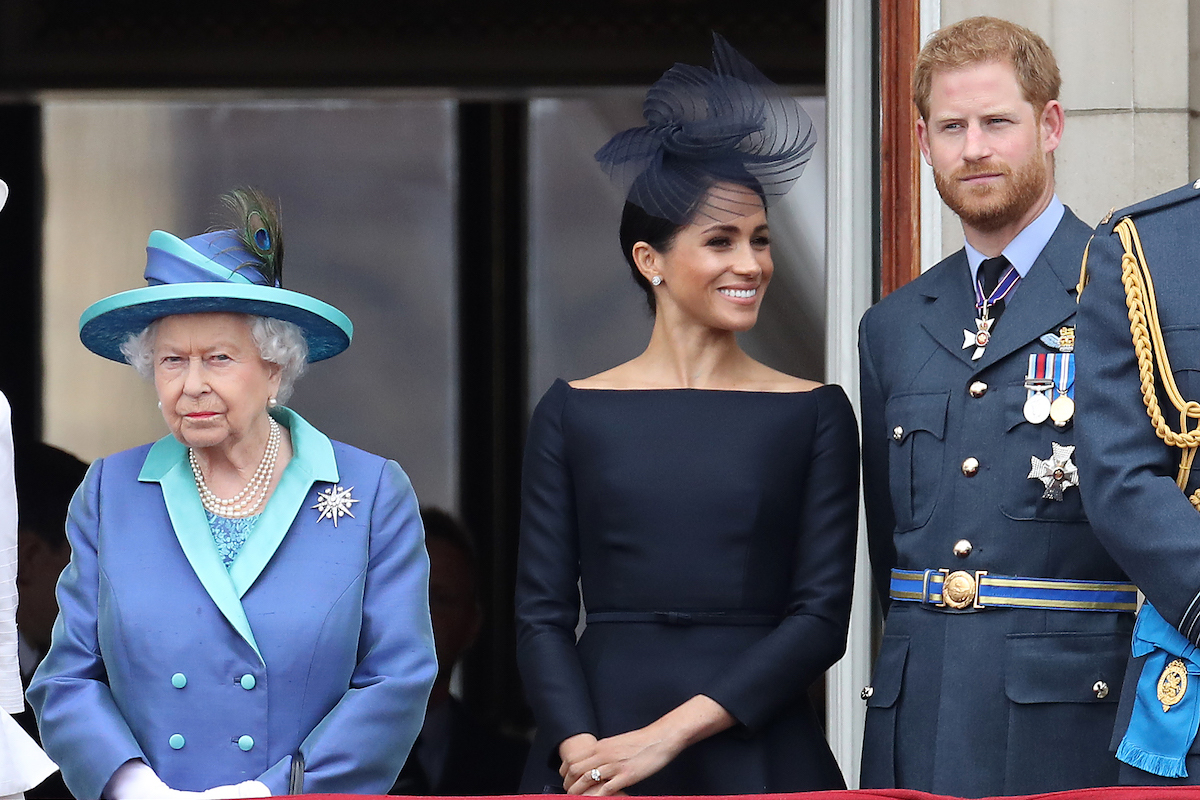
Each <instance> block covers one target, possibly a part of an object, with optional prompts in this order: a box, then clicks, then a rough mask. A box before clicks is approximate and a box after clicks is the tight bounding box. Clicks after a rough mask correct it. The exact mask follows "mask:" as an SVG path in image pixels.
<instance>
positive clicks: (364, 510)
mask: <svg viewBox="0 0 1200 800" xmlns="http://www.w3.org/2000/svg"><path fill="white" fill-rule="evenodd" d="M274 413H275V414H276V416H277V418H278V419H279V420H280V422H281V423H282V424H284V425H285V426H286V427H288V428H289V429H290V433H291V437H292V444H293V449H294V455H293V458H292V460H291V461H290V462H289V463H288V465H287V467H286V469H285V470H284V473H283V476H282V478H281V480H280V482H279V484H278V487H277V488H276V490H275V492H274V494H273V495H272V497H271V499H270V501H269V502H268V504H267V506H266V508H265V510H264V511H263V513H262V516H261V518H260V519H259V521H258V523H257V525H256V527H255V530H254V533H253V534H252V535H251V536H250V538H249V540H248V541H247V543H246V545H245V547H244V548H243V549H242V551H241V553H240V554H239V556H238V558H237V560H236V561H234V563H233V564H232V566H231V568H230V569H228V570H227V569H226V567H225V566H224V565H223V564H222V562H221V559H220V556H219V555H218V553H217V549H216V547H215V545H214V543H213V539H212V535H211V533H210V530H209V526H208V524H207V521H206V519H205V515H204V509H203V506H202V505H201V503H200V498H199V495H198V493H197V492H196V488H195V481H194V479H193V477H192V474H191V470H190V468H189V466H188V462H187V454H186V449H185V448H184V446H183V445H181V444H180V443H178V442H177V441H176V440H175V439H173V438H172V437H166V438H164V439H162V440H160V441H158V442H157V443H155V444H154V445H152V446H151V445H147V446H143V447H138V448H135V449H133V450H127V451H125V452H122V453H117V454H116V455H113V456H109V457H107V458H103V459H100V460H98V461H96V462H95V463H94V464H93V465H92V466H91V469H90V470H89V471H88V474H87V477H86V478H85V479H84V482H83V484H82V485H81V487H80V488H79V490H78V492H76V495H75V497H74V499H73V500H72V503H71V507H70V512H69V517H68V520H67V537H68V540H69V541H70V544H71V550H72V554H71V562H70V564H69V565H68V567H67V568H66V570H65V571H64V572H63V575H62V577H61V579H60V581H59V586H58V602H59V606H60V612H59V617H58V620H57V622H56V623H55V627H54V635H53V643H52V645H51V648H50V651H49V654H48V655H47V656H46V658H45V660H44V661H43V662H42V663H41V666H40V667H39V668H38V671H37V673H36V674H35V676H34V678H33V681H32V683H31V685H30V688H29V691H28V696H29V700H30V703H31V705H32V706H33V708H34V709H35V711H36V712H37V715H38V722H39V726H40V729H41V732H42V738H43V742H44V744H45V747H46V750H47V752H48V753H49V754H50V755H51V757H52V758H53V759H54V760H55V761H56V762H57V763H58V764H59V765H60V767H61V769H62V773H63V776H64V778H65V779H66V782H67V785H68V787H69V788H70V789H71V791H72V792H73V793H74V794H75V796H76V797H78V798H83V799H84V800H94V798H98V797H99V796H100V794H101V792H102V790H103V788H104V786H105V784H106V783H107V782H108V780H109V778H110V777H111V776H112V774H113V773H114V772H115V771H116V769H117V768H118V767H119V766H121V764H123V763H124V762H126V761H127V760H129V759H134V758H141V759H144V760H145V761H146V763H148V764H149V765H150V766H151V767H152V768H153V769H154V770H155V772H156V773H157V774H158V775H159V777H160V778H162V780H163V781H165V782H166V783H167V785H169V786H171V787H172V788H175V789H182V790H203V789H207V788H210V787H212V786H216V785H221V784H232V783H238V782H241V781H245V780H260V781H262V782H263V783H265V784H266V785H267V787H268V788H270V790H271V792H272V793H273V794H286V791H287V787H288V780H289V773H290V770H291V763H292V754H293V753H295V752H296V751H297V750H299V751H300V752H301V753H302V754H303V756H304V760H305V768H304V770H305V772H304V778H305V787H304V788H305V791H306V792H322V793H324V792H328V793H363V794H382V793H384V792H386V791H387V790H388V788H390V787H391V785H392V783H393V782H394V781H395V779H396V776H397V774H398V773H399V772H400V768H401V766H402V765H403V764H404V761H405V758H406V757H407V755H408V752H409V749H410V748H411V746H412V743H413V740H414V739H415V738H416V735H417V733H418V732H419V730H420V728H421V723H422V720H423V718H424V710H425V703H426V700H427V698H428V695H429V690H430V687H431V686H432V683H433V679H434V677H435V674H436V671H437V665H436V660H435V657H434V650H433V638H432V629H431V625H430V619H429V605H428V573H429V566H428V558H427V556H426V553H425V548H424V533H423V529H422V527H421V521H420V517H419V515H418V507H417V498H416V496H415V495H414V493H413V490H412V487H411V485H410V483H409V481H408V478H407V476H405V474H404V472H403V471H402V470H401V469H400V467H399V466H398V465H397V464H396V463H395V462H393V461H387V460H385V459H383V458H380V457H378V456H374V455H371V454H369V453H365V452H363V451H361V450H358V449H356V448H353V447H350V446H348V445H345V444H341V443H339V442H332V441H330V440H329V439H328V438H326V437H325V436H324V435H323V434H321V433H319V432H318V431H317V430H316V429H315V428H313V427H312V426H311V425H309V424H308V423H307V422H305V421H304V420H303V419H301V418H300V417H299V416H298V415H296V414H295V413H293V412H291V411H288V410H286V409H280V410H278V411H276V412H274ZM335 485H336V486H340V487H342V488H343V489H347V488H349V489H351V495H352V497H353V498H354V499H355V500H357V501H358V502H357V503H354V504H352V505H350V506H349V510H350V513H351V514H352V515H353V516H349V515H343V516H340V518H339V519H338V520H337V525H336V526H335V525H334V524H333V521H332V520H331V519H329V518H328V517H326V518H325V519H320V520H319V519H318V515H319V513H320V512H319V511H318V510H316V509H314V508H313V507H314V506H316V505H317V504H318V500H319V498H318V493H319V492H322V491H325V490H327V489H329V488H330V487H333V486H335Z"/></svg>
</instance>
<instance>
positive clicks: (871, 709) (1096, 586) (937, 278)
mask: <svg viewBox="0 0 1200 800" xmlns="http://www.w3.org/2000/svg"><path fill="white" fill-rule="evenodd" d="M1059 83H1060V81H1059V73H1058V67H1057V65H1056V63H1055V60H1054V56H1053V54H1052V53H1051V52H1050V50H1049V48H1048V47H1047V46H1046V44H1045V42H1044V41H1042V40H1041V39H1040V38H1039V37H1038V36H1037V35H1036V34H1034V33H1032V32H1031V31H1029V30H1026V29H1025V28H1022V27H1019V26H1017V25H1013V24H1011V23H1008V22H1005V21H1002V20H998V19H994V18H987V17H976V18H972V19H968V20H965V21H963V22H961V23H958V24H956V25H952V26H950V27H947V28H944V29H942V30H941V31H938V32H937V33H936V34H934V36H933V37H932V38H931V39H930V41H929V42H928V44H926V46H925V47H924V48H923V49H922V51H921V54H920V56H919V58H918V61H917V67H916V71H915V74H914V79H913V85H914V94H915V97H916V102H917V107H918V110H919V112H920V120H919V121H918V123H917V137H918V140H919V142H920V146H921V152H922V154H923V156H924V157H925V160H926V162H928V163H929V164H930V165H931V166H932V167H933V170H934V176H935V178H936V183H937V187H938V190H939V192H940V194H941V196H942V198H943V200H944V201H945V202H946V204H947V205H949V206H950V208H951V209H952V210H953V211H954V212H955V213H956V214H957V215H958V217H959V218H960V220H961V222H962V228H963V234H964V237H965V239H966V244H965V247H964V249H963V250H959V251H958V252H956V253H954V254H953V255H951V256H950V257H949V258H947V259H945V260H944V261H942V262H941V263H939V264H937V265H936V266H935V267H933V268H932V269H931V270H929V271H928V272H927V273H926V274H924V275H922V276H921V277H920V278H917V279H916V280H914V281H913V282H912V283H910V284H908V285H906V286H904V287H902V288H901V289H899V290H897V291H896V292H894V293H892V294H891V295H889V296H888V297H886V298H885V299H884V300H882V301H881V302H880V303H878V304H877V305H876V306H875V307H874V308H872V309H871V310H870V311H868V312H867V314H866V315H864V317H863V320H862V323H861V324H860V327H859V351H860V352H859V354H860V367H861V389H862V416H863V420H862V433H863V472H864V491H865V498H866V510H867V525H868V537H869V541H870V545H871V547H870V549H871V560H872V569H873V573H874V578H875V583H876V587H877V589H878V592H879V596H880V598H881V600H882V602H883V605H884V607H885V609H886V611H887V618H886V626H885V629H884V636H883V640H882V644H881V649H880V652H879V657H878V660H877V661H876V664H875V673H874V676H873V679H872V685H871V686H868V687H866V688H865V689H864V690H863V697H864V699H865V700H866V703H867V723H866V725H867V727H866V737H865V742H864V750H863V765H862V784H863V786H867V787H903V788H912V789H920V790H924V791H927V792H934V793H937V794H948V795H958V796H963V797H979V796H984V795H1000V794H1027V793H1035V792H1043V791H1052V790H1061V789H1070V788H1077V787H1083V786H1093V785H1103V784H1107V783H1112V782H1114V781H1115V780H1116V777H1117V762H1116V760H1115V759H1114V758H1113V755H1112V753H1111V752H1110V750H1109V738H1110V732H1111V729H1112V724H1113V720H1114V716H1115V710H1116V704H1115V701H1116V700H1117V695H1118V689H1119V688H1120V686H1121V681H1122V678H1123V675H1124V672H1125V660H1126V653H1127V651H1128V648H1129V636H1130V631H1131V629H1132V627H1133V614H1132V613H1131V612H1132V611H1133V610H1134V609H1135V608H1136V602H1137V595H1136V590H1135V589H1134V587H1133V586H1132V585H1131V584H1129V583H1127V579H1126V577H1125V575H1124V573H1123V572H1122V571H1121V569H1120V568H1119V567H1118V566H1117V565H1116V564H1115V563H1113V561H1112V559H1110V558H1109V556H1108V555H1107V554H1106V553H1105V551H1104V549H1103V548H1102V547H1101V546H1100V543H1099V542H1098V541H1097V540H1096V538H1095V537H1094V536H1093V534H1092V531H1091V527H1090V526H1089V524H1088V521H1087V518H1086V517H1085V516H1084V509H1083V505H1082V502H1081V500H1080V494H1079V481H1080V479H1079V475H1078V472H1077V470H1076V469H1075V462H1074V449H1075V443H1076V441H1077V439H1076V435H1075V431H1074V429H1073V399H1074V395H1075V386H1076V381H1075V379H1074V366H1075V361H1074V354H1073V347H1074V345H1075V344H1076V342H1077V339H1076V337H1075V333H1074V324H1075V319H1074V318H1075V309H1076V302H1075V286H1076V282H1077V280H1078V276H1079V265H1080V261H1081V258H1082V255H1083V251H1084V247H1085V245H1086V244H1087V241H1088V238H1089V235H1090V233H1091V229H1090V228H1089V227H1088V226H1087V225H1085V224H1084V223H1082V222H1081V221H1080V220H1079V219H1078V218H1077V217H1076V216H1075V215H1074V214H1072V213H1071V211H1070V210H1068V209H1066V208H1065V207H1064V206H1063V204H1062V203H1061V202H1060V201H1059V199H1058V197H1057V196H1056V195H1055V191H1054V150H1055V148H1056V147H1057V146H1058V144H1059V141H1060V138H1061V136H1062V132H1063V124H1064V118H1063V110H1062V106H1061V105H1060V104H1059V102H1058V100H1057V97H1058V90H1059ZM1197 541H1198V542H1200V538H1198V540H1197ZM1197 588H1200V587H1197Z"/></svg>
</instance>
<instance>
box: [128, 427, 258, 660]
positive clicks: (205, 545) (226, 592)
mask: <svg viewBox="0 0 1200 800" xmlns="http://www.w3.org/2000/svg"><path fill="white" fill-rule="evenodd" d="M138 480H139V481H146V482H157V483H159V484H160V485H161V486H162V493H163V500H164V501H165V502H166V504H167V514H168V515H169V516H170V517H171V527H173V528H174V529H175V538H176V539H178V540H179V546H180V547H181V548H183V554H184V555H185V556H187V560H188V563H189V564H191V565H192V570H193V571H194V572H195V573H196V577H197V578H199V579H200V583H201V585H202V586H204V591H206V592H208V596H209V597H211V598H212V601H213V602H214V603H216V604H217V608H219V609H221V613H222V614H224V615H225V619H227V620H229V624H230V625H232V626H233V628H234V630H236V631H237V632H238V633H239V634H240V635H241V637H242V638H243V639H245V640H246V642H247V643H248V644H249V645H250V646H251V647H253V648H254V652H255V653H258V657H259V659H260V660H261V659H262V653H260V652H259V650H258V643H257V642H256V641H254V631H252V630H250V621H249V620H248V619H246V612H245V610H244V609H243V608H242V603H241V600H240V599H239V598H238V594H237V592H236V591H235V590H234V588H233V581H232V580H230V578H229V572H228V571H227V570H226V569H225V565H224V564H223V563H221V557H220V556H219V555H218V554H217V547H216V545H215V544H214V543H213V538H212V530H211V529H210V528H209V527H208V517H206V516H205V514H204V506H203V505H201V503H200V495H199V493H198V492H197V491H196V479H195V478H193V477H192V470H191V468H190V467H189V466H188V462H187V448H186V447H184V446H183V444H181V443H180V442H179V441H177V440H176V439H175V437H174V436H164V437H163V438H161V439H159V440H158V441H157V442H155V443H154V445H153V446H152V447H151V448H150V452H149V453H147V454H146V461H145V463H143V464H142V471H141V473H139V474H138Z"/></svg>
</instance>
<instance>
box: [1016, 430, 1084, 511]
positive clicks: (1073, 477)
mask: <svg viewBox="0 0 1200 800" xmlns="http://www.w3.org/2000/svg"><path fill="white" fill-rule="evenodd" d="M1050 444H1051V446H1052V447H1053V448H1054V454H1053V455H1052V456H1050V458H1046V459H1041V458H1038V457H1037V456H1030V457H1029V461H1030V463H1031V464H1032V466H1033V469H1031V470H1029V475H1028V476H1026V477H1028V478H1029V479H1030V480H1033V479H1037V480H1040V481H1041V482H1042V483H1043V484H1045V486H1046V491H1044V492H1043V493H1042V499H1044V500H1057V501H1059V502H1062V499H1063V491H1064V490H1066V489H1069V488H1070V487H1072V486H1078V485H1079V470H1078V469H1076V467H1075V465H1074V464H1073V463H1071V456H1072V455H1074V453H1075V445H1071V446H1070V447H1063V446H1062V445H1061V444H1059V443H1058V442H1051V443H1050Z"/></svg>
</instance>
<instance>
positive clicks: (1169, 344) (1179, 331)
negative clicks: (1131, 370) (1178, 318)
mask: <svg viewBox="0 0 1200 800" xmlns="http://www.w3.org/2000/svg"><path fill="white" fill-rule="evenodd" d="M1163 344H1164V345H1166V348H1167V358H1169V359H1170V361H1171V370H1172V371H1173V372H1184V371H1192V372H1195V371H1197V370H1200V328H1172V327H1166V328H1163ZM1189 399H1190V398H1189Z"/></svg>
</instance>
